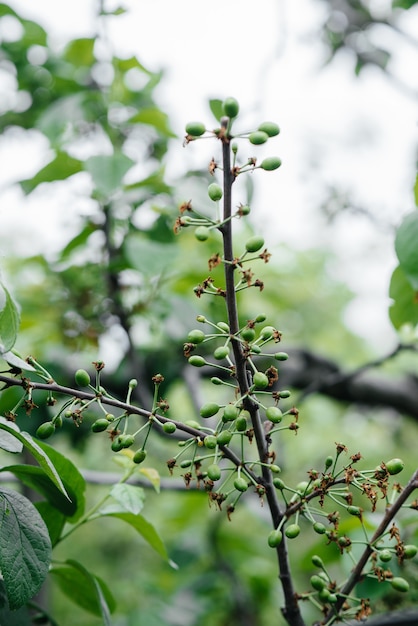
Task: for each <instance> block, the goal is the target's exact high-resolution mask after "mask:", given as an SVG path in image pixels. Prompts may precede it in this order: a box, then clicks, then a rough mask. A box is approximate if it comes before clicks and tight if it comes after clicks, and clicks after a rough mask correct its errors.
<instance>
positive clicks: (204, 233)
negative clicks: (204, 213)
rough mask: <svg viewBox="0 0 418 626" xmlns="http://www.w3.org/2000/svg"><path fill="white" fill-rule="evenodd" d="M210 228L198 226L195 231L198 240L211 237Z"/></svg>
mask: <svg viewBox="0 0 418 626" xmlns="http://www.w3.org/2000/svg"><path fill="white" fill-rule="evenodd" d="M209 235H210V230H209V228H208V227H207V226H198V227H197V228H196V230H195V231H194V236H195V237H196V239H197V240H198V241H206V240H207V239H209Z"/></svg>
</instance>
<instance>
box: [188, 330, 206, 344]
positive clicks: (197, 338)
mask: <svg viewBox="0 0 418 626" xmlns="http://www.w3.org/2000/svg"><path fill="white" fill-rule="evenodd" d="M205 337H206V335H205V333H204V332H203V331H202V330H198V329H195V330H191V331H190V332H189V334H188V335H187V341H190V343H202V341H203V340H204V339H205Z"/></svg>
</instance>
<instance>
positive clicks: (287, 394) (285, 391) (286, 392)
mask: <svg viewBox="0 0 418 626" xmlns="http://www.w3.org/2000/svg"><path fill="white" fill-rule="evenodd" d="M279 397H280V398H290V391H289V390H288V389H283V391H279Z"/></svg>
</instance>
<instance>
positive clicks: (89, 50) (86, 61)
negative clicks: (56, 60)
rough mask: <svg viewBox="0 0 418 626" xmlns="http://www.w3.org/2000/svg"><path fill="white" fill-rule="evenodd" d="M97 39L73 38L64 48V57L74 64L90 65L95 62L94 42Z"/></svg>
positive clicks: (78, 65)
mask: <svg viewBox="0 0 418 626" xmlns="http://www.w3.org/2000/svg"><path fill="white" fill-rule="evenodd" d="M95 41H96V40H95V39H91V38H82V39H73V40H72V41H70V43H69V44H68V45H67V47H66V48H65V50H64V58H65V60H66V61H69V62H70V63H72V64H73V65H75V66H77V67H80V66H83V65H84V66H88V67H90V66H91V65H93V63H94V62H95V60H96V59H95V56H94V52H93V51H94V44H95Z"/></svg>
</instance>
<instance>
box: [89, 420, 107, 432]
mask: <svg viewBox="0 0 418 626" xmlns="http://www.w3.org/2000/svg"><path fill="white" fill-rule="evenodd" d="M108 426H109V422H108V421H107V419H106V418H105V417H101V418H100V419H98V420H96V421H95V422H93V424H92V425H91V429H92V431H93V432H94V433H101V432H103V431H104V430H106V428H107V427H108Z"/></svg>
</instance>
